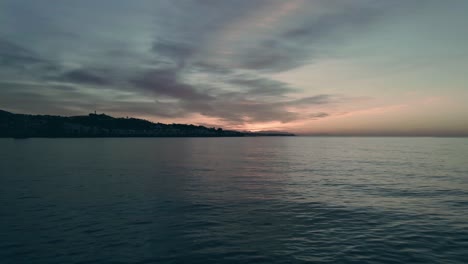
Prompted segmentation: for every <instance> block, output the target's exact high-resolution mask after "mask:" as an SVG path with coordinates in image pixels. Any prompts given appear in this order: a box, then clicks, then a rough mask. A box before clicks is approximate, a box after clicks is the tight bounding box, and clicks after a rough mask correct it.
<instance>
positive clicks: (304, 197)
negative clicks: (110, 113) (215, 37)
mask: <svg viewBox="0 0 468 264" xmlns="http://www.w3.org/2000/svg"><path fill="white" fill-rule="evenodd" d="M0 263H1V264H16V263H25V264H34V263H44V264H46V263H47V264H52V263H60V264H63V263H72V264H73V263H76V264H78V263H204V264H206V263H221V264H222V263H446V264H450V263H454V264H455V263H459V264H462V263H463V264H466V263H468V138H391V137H245V138H95V139H84V138H82V139H0Z"/></svg>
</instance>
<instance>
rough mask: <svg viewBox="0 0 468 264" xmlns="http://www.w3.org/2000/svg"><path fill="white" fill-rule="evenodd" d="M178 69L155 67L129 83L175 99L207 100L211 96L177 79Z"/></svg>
mask: <svg viewBox="0 0 468 264" xmlns="http://www.w3.org/2000/svg"><path fill="white" fill-rule="evenodd" d="M178 72H179V69H177V68H165V69H155V70H151V71H148V72H146V73H144V74H143V75H142V76H141V77H140V78H136V79H134V80H132V81H131V83H132V84H133V85H135V86H137V87H139V88H143V89H146V90H149V91H151V92H154V93H156V94H157V95H163V96H169V97H172V98H176V99H187V100H209V99H210V98H211V97H210V96H209V95H207V94H203V93H201V92H199V91H197V89H195V88H194V87H193V86H191V85H189V84H185V83H183V82H181V81H180V80H179V79H178Z"/></svg>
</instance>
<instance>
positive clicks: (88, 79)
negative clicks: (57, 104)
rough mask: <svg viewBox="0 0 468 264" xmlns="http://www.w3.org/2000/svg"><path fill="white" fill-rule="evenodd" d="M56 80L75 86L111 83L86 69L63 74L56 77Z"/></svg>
mask: <svg viewBox="0 0 468 264" xmlns="http://www.w3.org/2000/svg"><path fill="white" fill-rule="evenodd" d="M58 80H61V81H66V82H71V83H76V84H94V85H107V84H110V83H111V81H110V80H108V79H106V78H104V77H102V76H100V75H99V74H98V73H96V72H93V71H90V70H88V69H76V70H71V71H68V72H65V73H64V74H62V75H60V76H59V77H58Z"/></svg>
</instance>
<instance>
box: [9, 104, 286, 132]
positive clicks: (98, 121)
mask: <svg viewBox="0 0 468 264" xmlns="http://www.w3.org/2000/svg"><path fill="white" fill-rule="evenodd" d="M244 136H294V134H291V133H287V132H271V131H268V132H240V131H233V130H223V129H222V128H214V127H212V128H208V127H205V126H197V125H187V124H162V123H153V122H150V121H147V120H143V119H138V118H128V117H127V118H115V117H112V116H109V115H106V114H98V113H96V112H94V113H91V114H89V115H85V116H69V117H66V116H52V115H27V114H14V113H10V112H7V111H2V110H0V137H3V138H5V137H7V138H32V137H57V138H60V137H244Z"/></svg>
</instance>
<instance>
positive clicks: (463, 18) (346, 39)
mask: <svg viewBox="0 0 468 264" xmlns="http://www.w3.org/2000/svg"><path fill="white" fill-rule="evenodd" d="M467 11H468V1H465V0H447V1H440V0H437V1H436V0H426V1H421V0H393V1H389V0H288V1H284V0H236V1H234V0H151V1H150V0H148V1H146V0H101V1H96V0H79V1H63V0H41V1H33V0H2V1H0V109H3V110H7V111H12V112H17V113H33V114H54V115H55V114H56V115H85V114H88V113H89V112H93V111H94V110H96V111H97V112H99V113H106V114H109V115H113V116H133V117H139V118H144V119H148V120H151V121H155V122H164V123H193V124H202V125H208V126H216V127H224V128H229V129H237V130H280V131H290V132H295V133H300V134H325V133H326V134H337V135H342V134H346V135H430V136H442V135H445V136H455V135H468V103H467V102H466V101H467V100H468V15H467V14H466V13H467Z"/></svg>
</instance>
